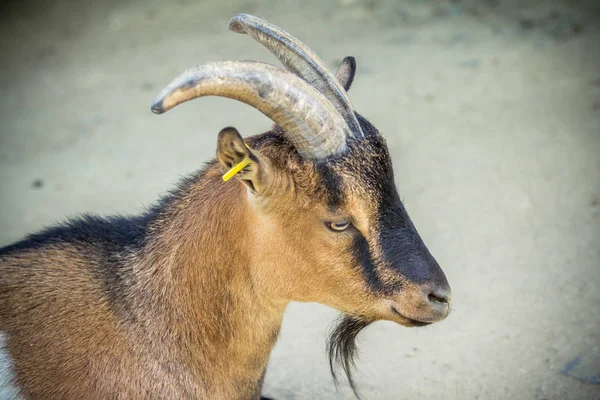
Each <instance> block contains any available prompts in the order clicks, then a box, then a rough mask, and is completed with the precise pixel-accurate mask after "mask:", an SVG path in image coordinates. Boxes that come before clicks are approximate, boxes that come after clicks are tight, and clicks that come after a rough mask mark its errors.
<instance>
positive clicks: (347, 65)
mask: <svg viewBox="0 0 600 400" xmlns="http://www.w3.org/2000/svg"><path fill="white" fill-rule="evenodd" d="M355 73H356V60H355V59H354V57H350V56H348V57H346V58H344V59H343V60H342V62H341V63H340V65H339V67H338V69H337V72H336V73H335V77H336V78H337V80H338V81H339V82H340V83H341V84H342V86H343V87H344V89H345V90H346V92H347V91H348V90H350V86H352V82H353V81H354V74H355Z"/></svg>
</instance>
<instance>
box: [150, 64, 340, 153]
mask: <svg viewBox="0 0 600 400" xmlns="http://www.w3.org/2000/svg"><path fill="white" fill-rule="evenodd" d="M202 96H222V97H228V98H230V99H235V100H238V101H241V102H244V103H246V104H248V105H250V106H252V107H254V108H256V109H257V110H259V111H260V112H262V113H263V114H264V115H266V116H267V117H269V118H270V119H271V120H273V122H275V123H276V124H277V125H279V126H281V127H282V128H283V129H284V131H285V133H286V135H287V136H288V137H289V140H290V141H291V142H292V144H293V145H294V146H295V147H296V150H298V152H299V153H300V155H301V156H302V157H303V158H309V159H313V160H322V159H326V158H327V157H330V156H332V155H336V154H340V153H342V152H343V151H344V150H345V149H346V138H347V135H348V132H347V131H348V127H347V125H346V122H345V120H344V118H343V117H342V116H341V115H340V114H339V113H338V112H337V110H336V109H335V108H334V107H333V105H332V104H331V103H330V102H329V101H327V99H326V98H325V97H324V96H323V95H322V94H321V93H319V92H318V91H317V90H316V89H315V88H313V87H312V86H310V85H309V84H308V83H306V82H305V81H303V80H302V79H300V78H299V77H297V76H296V75H294V74H292V73H291V72H289V71H286V70H284V69H281V68H277V67H274V66H272V65H269V64H265V63H261V62H256V61H225V62H214V63H208V64H203V65H199V66H197V67H195V68H191V69H189V70H187V71H185V72H183V73H182V74H180V75H179V76H178V77H177V78H175V80H173V82H171V84H169V86H167V87H166V88H165V89H163V91H162V92H161V93H160V94H159V95H158V97H157V98H156V100H155V101H154V103H153V104H152V111H153V112H154V113H156V114H162V113H164V112H165V111H168V110H170V109H171V108H173V107H175V106H176V105H178V104H181V103H183V102H185V101H188V100H192V99H195V98H197V97H202Z"/></svg>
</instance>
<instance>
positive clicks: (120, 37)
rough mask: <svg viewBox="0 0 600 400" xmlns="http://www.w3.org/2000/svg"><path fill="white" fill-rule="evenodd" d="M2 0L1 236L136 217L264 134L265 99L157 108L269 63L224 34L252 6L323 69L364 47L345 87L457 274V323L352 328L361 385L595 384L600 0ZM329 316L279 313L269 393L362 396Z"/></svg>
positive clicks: (575, 391)
mask: <svg viewBox="0 0 600 400" xmlns="http://www.w3.org/2000/svg"><path fill="white" fill-rule="evenodd" d="M34 3H35V5H34ZM0 7H2V9H0V15H1V16H2V17H0V18H2V19H1V20H0V30H1V32H2V34H1V35H0V54H1V55H2V56H1V57H0V121H1V122H0V245H6V244H9V243H10V242H12V241H15V240H17V239H19V238H21V237H22V236H23V235H25V234H27V233H30V232H33V231H35V230H37V229H39V228H41V227H43V226H46V225H48V224H51V223H54V222H56V221H60V220H62V219H63V218H65V217H66V216H71V215H75V214H77V213H81V212H94V213H99V214H110V213H135V212H139V211H141V210H142V209H143V207H144V206H147V205H150V204H151V203H152V202H153V201H154V200H155V199H157V197H158V196H159V195H160V194H161V193H164V192H165V191H167V190H168V189H169V188H171V187H173V185H174V183H175V182H176V181H177V179H178V178H179V177H180V176H182V175H184V174H187V173H188V172H190V171H193V170H195V169H198V168H200V167H201V166H202V165H203V163H204V162H205V161H207V160H208V159H210V158H211V157H213V155H214V152H215V147H216V134H217V132H218V131H219V130H220V129H221V128H223V127H224V126H226V125H234V126H236V127H238V128H239V129H240V131H241V132H242V133H243V134H245V135H250V134H254V133H258V132H260V131H263V130H265V129H266V128H268V127H269V126H270V122H269V121H268V120H267V119H266V118H265V117H263V116H262V115H261V114H260V113H259V112H257V111H255V110H253V109H251V108H250V107H248V106H245V105H243V104H241V103H236V102H234V101H231V100H226V99H221V98H214V97H212V98H206V99H202V100H197V101H195V102H192V103H188V104H186V105H183V106H181V107H178V108H176V109H175V110H173V111H171V112H169V113H167V114H165V115H163V116H156V115H153V114H152V113H151V112H150V104H151V102H152V100H153V99H154V97H155V95H156V94H158V92H159V91H160V90H161V89H162V87H163V86H165V85H166V84H167V83H168V82H170V81H171V79H172V78H173V77H175V76H176V75H177V74H178V73H179V72H181V71H182V70H184V69H186V68H188V67H190V66H192V65H195V64H198V63H202V62H206V61H216V60H229V59H257V60H264V61H267V62H272V63H276V60H275V59H274V58H273V57H272V56H271V55H270V54H269V53H268V52H267V51H266V50H265V49H264V48H262V47H261V46H260V45H258V44H257V43H254V42H253V41H252V40H251V39H250V38H249V37H245V36H240V35H236V34H234V33H231V32H229V31H228V30H227V21H228V19H229V18H230V17H231V16H233V15H234V14H235V13H237V12H250V13H253V14H256V15H260V16H263V17H265V18H267V19H269V20H270V21H271V22H273V23H275V24H278V25H280V26H282V27H284V28H285V29H286V30H288V31H290V32H291V33H293V34H294V35H296V36H298V37H299V38H301V39H302V40H303V41H305V42H306V43H307V44H308V45H309V46H311V47H312V48H313V49H314V50H315V51H316V52H317V53H318V54H319V55H321V56H322V58H323V59H324V60H325V61H326V62H327V63H328V64H329V65H330V66H332V67H334V66H336V65H337V63H338V62H339V60H340V59H341V58H343V57H344V56H346V55H354V56H355V57H356V58H357V63H358V73H357V77H356V80H355V84H354V86H353V88H352V90H351V92H350V97H351V98H352V100H353V102H354V104H355V106H356V109H357V110H358V111H359V112H360V113H362V114H363V115H365V116H366V117H367V118H369V119H370V120H371V121H372V122H373V123H374V124H375V125H376V126H377V127H379V128H380V129H381V130H382V131H383V132H385V134H386V135H387V138H388V142H389V146H390V150H391V152H392V154H393V159H394V163H395V164H394V166H395V170H396V173H397V184H398V187H399V189H400V191H401V195H402V196H403V198H404V200H405V202H406V206H407V209H408V211H409V213H410V214H411V216H412V218H413V220H414V222H415V224H416V226H417V228H418V229H419V231H420V233H421V235H422V236H423V239H424V240H425V242H426V243H427V245H428V246H429V248H430V250H431V251H432V253H433V254H434V255H435V257H436V258H437V260H438V261H439V262H440V264H441V265H442V267H443V268H444V270H445V272H446V274H447V276H448V279H449V281H450V284H451V285H452V289H453V302H454V310H453V313H452V314H451V316H450V317H449V318H448V319H447V320H446V321H444V322H442V323H439V324H435V325H433V326H430V327H427V328H423V329H406V328H403V327H401V326H398V325H395V324H393V323H388V322H378V323H376V324H374V325H372V326H371V327H369V328H368V329H367V330H366V331H364V332H363V333H361V335H360V338H359V343H360V349H361V358H360V360H359V363H358V369H359V372H358V374H357V381H358V383H359V386H360V388H361V391H362V393H363V395H364V398H365V399H417V398H418V399H441V398H444V399H449V400H450V399H478V398H479V399H538V400H541V399H592V398H600V386H599V385H598V381H599V380H600V375H599V374H600V306H599V305H600V290H599V289H598V288H599V287H600V239H599V238H600V18H599V15H600V6H599V4H598V3H597V2H594V1H591V0H590V1H558V0H548V1H545V2H536V1H533V0H532V1H526V0H522V1H515V0H513V1H508V0H487V1H453V2H448V1H433V0H429V1H416V0H410V1H392V0H389V1H383V0H381V1H379V0H338V1H317V0H298V1H289V2H281V1H275V0H267V1H261V2H251V1H247V0H235V1H191V0H178V1H171V2H166V1H158V0H155V1H133V0H127V1H117V0H110V1H103V2H91V1H90V2H87V1H77V0H60V1H49V0H44V1H41V0H40V1H37V2H33V1H22V2H20V3H17V2H12V3H7V4H5V5H3V6H0ZM335 315H336V312H335V311H334V310H331V309H329V308H327V307H324V306H321V305H315V304H293V305H292V306H291V307H290V308H289V310H288V312H287V314H286V318H285V322H284V326H283V330H282V333H281V337H280V340H279V342H278V345H277V347H276V349H275V351H274V353H273V354H272V357H271V361H270V364H269V370H268V374H267V378H266V384H265V394H267V395H270V396H273V397H275V398H277V399H290V400H291V399H294V400H295V399H315V398H319V399H344V398H351V394H350V391H349V390H348V387H347V385H345V383H342V385H341V387H340V390H339V392H336V389H335V387H334V385H333V383H332V380H331V378H330V376H329V372H328V366H327V359H326V357H325V353H324V346H325V337H326V333H327V329H328V328H329V326H330V323H331V321H332V320H333V319H334V317H335ZM1 359H2V358H1V357H0V360H1ZM5 364H6V363H5ZM5 367H6V365H5ZM593 382H596V383H595V384H594V383H593ZM0 393H3V394H2V395H0V397H1V396H4V397H7V396H9V394H8V393H9V391H7V390H5V391H3V392H0Z"/></svg>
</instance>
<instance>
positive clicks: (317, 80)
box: [229, 13, 364, 138]
mask: <svg viewBox="0 0 600 400" xmlns="http://www.w3.org/2000/svg"><path fill="white" fill-rule="evenodd" d="M229 29H231V30H232V31H234V32H237V33H247V34H249V35H250V36H252V37H253V38H254V39H255V40H256V41H258V42H259V43H261V44H262V45H263V46H265V47H266V48H267V49H269V51H270V52H271V53H273V54H274V55H275V56H276V57H277V58H278V59H279V61H281V63H282V64H283V65H284V66H285V67H286V68H287V69H288V70H290V71H292V72H293V73H295V74H296V75H298V76H299V77H301V78H302V79H304V80H305V81H306V82H308V83H309V84H310V85H311V86H313V87H315V88H316V89H317V90H318V91H319V92H321V93H323V95H324V96H325V97H326V98H327V99H328V100H329V101H330V102H331V104H333V105H334V107H335V108H336V109H337V110H338V111H339V112H340V114H342V116H343V117H344V119H345V120H346V123H347V124H348V126H349V127H350V134H351V135H352V136H355V137H358V138H362V137H363V136H364V135H363V132H362V130H361V128H360V124H359V123H358V120H357V119H356V116H355V115H354V107H353V106H352V103H351V102H350V98H349V97H348V95H347V94H346V91H345V90H344V88H343V86H342V85H341V84H340V82H338V80H337V79H336V78H335V76H334V75H333V74H332V73H331V72H329V70H328V69H327V66H326V65H325V64H324V63H323V61H322V60H321V59H320V58H319V56H317V55H316V53H315V52H314V51H312V50H311V49H310V48H309V47H308V46H306V45H305V44H304V43H302V42H301V41H300V40H298V39H296V38H295V37H293V36H292V35H290V34H289V33H287V32H286V31H284V30H283V29H281V28H279V27H278V26H275V25H273V24H271V23H270V22H268V21H265V20H263V19H261V18H258V17H255V16H252V15H249V14H243V13H241V14H237V15H235V16H234V17H233V18H231V20H229Z"/></svg>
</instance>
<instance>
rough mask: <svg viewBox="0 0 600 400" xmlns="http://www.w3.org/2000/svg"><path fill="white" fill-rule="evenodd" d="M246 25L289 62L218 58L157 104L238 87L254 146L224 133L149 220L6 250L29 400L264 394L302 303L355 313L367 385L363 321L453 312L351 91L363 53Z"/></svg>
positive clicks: (2, 311) (337, 340) (243, 20)
mask: <svg viewBox="0 0 600 400" xmlns="http://www.w3.org/2000/svg"><path fill="white" fill-rule="evenodd" d="M230 28H231V29H232V30H234V31H236V32H239V33H248V34H250V35H251V36H252V37H254V38H255V39H256V40H258V41H259V42H261V43H262V44H263V45H265V46H266V47H267V48H268V49H269V50H271V51H272V52H273V53H274V54H275V55H276V56H277V57H278V58H279V59H280V60H281V61H282V62H283V64H284V65H285V67H286V69H280V68H276V67H273V66H270V65H267V64H264V63H259V62H248V61H245V62H222V63H213V64H206V65H202V66H199V67H196V68H194V69H192V70H189V71H186V72H185V73H183V74H182V75H181V76H180V77H179V78H177V79H175V81H174V82H173V83H172V84H171V85H169V86H168V87H167V88H166V89H165V90H164V91H163V92H162V93H161V94H160V95H159V97H158V98H157V100H156V101H155V103H154V105H153V107H152V110H153V111H154V112H156V113H161V112H164V111H166V110H168V109H170V108H172V107H174V106H176V105H177V104H179V103H181V102H184V101H186V100H190V99H193V98H196V97H200V96H205V95H218V96H225V97H230V98H233V99H237V100H240V101H243V102H246V103H248V104H250V105H251V106H253V107H255V108H257V109H258V110H260V111H261V112H263V113H264V114H265V115H267V116H268V117H270V118H271V119H272V120H273V121H274V122H275V124H276V125H275V126H274V127H273V129H272V130H271V131H269V132H266V133H263V134H261V135H257V136H254V137H251V138H247V139H246V141H245V142H244V140H243V139H242V137H241V136H240V134H239V133H238V131H237V130H236V129H235V128H225V129H223V130H222V131H221V132H220V133H219V137H218V145H217V156H218V160H213V161H212V162H210V163H209V164H208V165H207V166H206V167H205V168H204V169H203V170H202V171H200V172H198V173H196V174H194V175H192V176H190V177H189V178H187V179H185V180H184V181H183V182H181V184H180V185H179V187H178V188H177V189H176V190H175V191H173V192H171V193H170V194H169V195H167V196H166V197H164V198H163V199H162V200H161V201H160V202H159V203H158V204H157V205H156V206H154V207H153V208H152V209H150V210H149V211H148V212H146V213H145V214H144V215H142V216H139V217H130V218H124V217H112V218H100V217H94V216H84V217H81V218H78V219H73V220H71V221H69V222H67V223H65V224H63V225H61V226H57V227H53V228H50V229H46V230H44V231H42V232H40V233H37V234H34V235H31V236H29V237H28V238H26V239H24V240H22V241H20V242H18V243H15V244H13V245H10V246H8V247H5V248H3V249H0V330H2V331H3V332H4V334H5V337H6V349H7V350H8V353H9V355H10V357H11V359H12V362H13V364H14V372H15V379H14V384H15V386H16V387H17V388H18V391H19V394H20V395H21V396H22V397H23V398H26V399H49V398H52V399H55V398H56V399H112V398H114V399H157V398H161V399H175V398H177V399H180V398H186V399H187V398H210V399H256V398H260V393H261V387H262V381H263V378H264V374H265V370H266V366H267V361H268V358H269V354H270V352H271V350H272V348H273V346H274V344H275V341H276V340H277V336H278V332H279V329H280V326H281V322H282V318H283V313H284V311H285V308H286V306H287V304H288V303H289V302H290V301H302V302H319V303H322V304H326V305H328V306H331V307H334V308H336V309H338V310H340V311H342V312H343V313H344V315H345V317H344V318H343V319H342V320H341V322H340V324H339V325H338V327H337V328H336V329H335V331H334V332H333V334H332V336H331V339H330V342H329V346H330V347H329V353H330V354H329V355H330V360H331V362H332V372H334V368H333V367H334V365H333V364H334V362H336V361H337V362H340V363H341V365H342V367H343V369H344V370H345V372H346V373H347V374H348V377H349V379H350V382H351V385H352V388H353V389H355V386H354V383H353V381H352V379H351V376H350V366H351V364H352V356H353V353H354V350H355V344H354V339H355V337H356V335H357V334H358V332H359V331H360V330H361V329H362V328H364V327H365V326H367V325H368V324H370V323H371V322H373V321H376V320H382V319H383V320H390V321H395V322H397V323H399V324H402V325H405V326H423V325H427V324H430V323H433V322H436V321H439V320H441V319H443V318H445V317H446V316H447V315H448V313H449V309H450V287H449V285H448V283H447V281H446V277H445V276H444V273H443V272H442V270H441V269H440V267H439V265H438V264H437V263H436V261H435V259H434V258H433V256H432V255H431V254H430V253H429V251H428V250H427V247H426V246H425V245H424V243H423V241H422V240H421V238H420V236H419V234H418V233H417V230H416V229H415V227H414V225H413V224H412V222H411V220H410V218H409V216H408V214H407V213H406V211H405V209H404V207H403V205H402V203H401V201H400V199H399V196H398V193H397V190H396V187H395V183H394V176H393V170H392V164H391V160H390V156H389V153H388V150H387V146H386V144H385V139H384V138H383V136H382V135H381V134H380V133H379V131H378V130H377V129H376V128H375V127H374V126H373V125H371V124H370V123H369V122H368V121H367V120H366V119H364V118H363V117H361V116H360V115H358V114H357V113H355V111H354V110H353V108H352V105H351V103H350V100H349V99H348V96H347V94H346V91H347V90H348V89H349V87H350V85H351V83H352V80H353V78H354V72H355V64H354V59H353V58H351V57H348V58H346V59H344V61H343V62H342V64H341V66H340V68H339V70H338V73H337V75H336V76H333V75H332V74H331V73H330V72H329V71H328V70H327V69H326V68H325V67H324V65H323V63H322V61H321V60H320V59H319V58H318V57H317V56H316V55H315V54H314V53H313V52H312V51H311V50H310V49H308V48H307V47H306V46H305V45H304V44H302V43H301V42H300V41H298V40H297V39H296V38H294V37H292V36H290V35H289V34H287V33H286V32H284V31H282V30H281V29H279V28H277V27H276V26H274V25H271V24H269V23H268V22H266V21H264V20H261V19H258V18H256V17H253V16H250V15H246V14H239V15H237V16H235V17H234V18H233V19H232V20H231V22H230ZM246 144H247V145H246ZM242 161H244V163H245V164H247V165H246V166H245V167H244V168H243V170H242V171H240V172H239V173H237V174H236V180H234V181H231V182H226V183H224V182H223V180H222V176H223V173H224V172H225V171H226V170H227V169H229V168H232V167H233V166H235V165H237V164H239V163H240V162H242ZM334 377H335V375H334Z"/></svg>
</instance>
